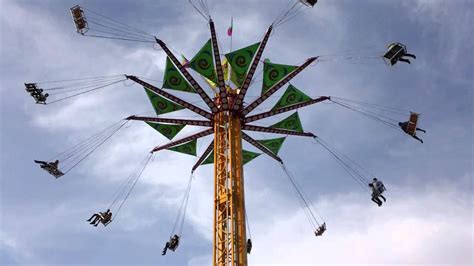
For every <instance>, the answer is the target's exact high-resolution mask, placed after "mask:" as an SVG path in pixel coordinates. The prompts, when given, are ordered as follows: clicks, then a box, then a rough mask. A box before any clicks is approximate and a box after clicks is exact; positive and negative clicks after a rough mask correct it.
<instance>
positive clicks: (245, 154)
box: [242, 150, 261, 164]
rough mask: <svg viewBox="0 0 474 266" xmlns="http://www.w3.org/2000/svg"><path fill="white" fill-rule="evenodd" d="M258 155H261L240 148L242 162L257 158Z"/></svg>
mask: <svg viewBox="0 0 474 266" xmlns="http://www.w3.org/2000/svg"><path fill="white" fill-rule="evenodd" d="M260 155H261V153H256V152H252V151H246V150H242V164H246V163H248V162H250V161H252V160H253V159H255V158H257V157H258V156H260Z"/></svg>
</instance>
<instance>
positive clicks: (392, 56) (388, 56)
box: [383, 42, 407, 66]
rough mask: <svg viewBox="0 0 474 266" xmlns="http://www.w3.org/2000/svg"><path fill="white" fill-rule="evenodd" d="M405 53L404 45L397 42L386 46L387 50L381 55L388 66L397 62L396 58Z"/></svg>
mask: <svg viewBox="0 0 474 266" xmlns="http://www.w3.org/2000/svg"><path fill="white" fill-rule="evenodd" d="M406 53H407V48H406V46H405V45H403V44H401V43H399V42H397V43H392V44H390V45H389V46H388V51H387V52H386V53H385V54H384V55H383V58H384V60H385V62H387V63H388V64H389V65H390V66H393V65H395V64H396V63H397V62H398V59H400V57H402V56H403V55H404V54H406Z"/></svg>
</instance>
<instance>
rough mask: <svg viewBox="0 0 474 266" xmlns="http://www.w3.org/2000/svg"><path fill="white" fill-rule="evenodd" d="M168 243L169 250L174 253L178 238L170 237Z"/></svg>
mask: <svg viewBox="0 0 474 266" xmlns="http://www.w3.org/2000/svg"><path fill="white" fill-rule="evenodd" d="M169 243H170V246H169V250H171V251H173V252H174V251H175V250H176V249H177V248H178V246H179V236H178V237H177V238H174V237H172V238H171V239H170V242H169Z"/></svg>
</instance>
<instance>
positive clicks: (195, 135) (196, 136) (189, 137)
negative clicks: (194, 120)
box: [151, 128, 214, 153]
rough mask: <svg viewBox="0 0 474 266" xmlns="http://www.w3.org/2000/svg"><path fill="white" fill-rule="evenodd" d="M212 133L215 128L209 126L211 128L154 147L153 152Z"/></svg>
mask: <svg viewBox="0 0 474 266" xmlns="http://www.w3.org/2000/svg"><path fill="white" fill-rule="evenodd" d="M212 133H214V128H209V129H206V130H203V131H200V132H198V133H195V134H192V135H191V136H187V137H185V138H182V139H178V140H175V141H172V142H170V143H168V144H165V145H162V146H157V147H155V148H153V150H152V151H151V152H152V153H153V152H157V151H160V150H164V149H168V148H171V147H174V146H176V145H180V144H183V143H186V142H189V141H192V140H195V139H198V138H202V137H205V136H208V135H211V134H212Z"/></svg>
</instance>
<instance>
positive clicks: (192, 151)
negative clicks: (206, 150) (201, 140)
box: [167, 140, 197, 156]
mask: <svg viewBox="0 0 474 266" xmlns="http://www.w3.org/2000/svg"><path fill="white" fill-rule="evenodd" d="M196 144H197V140H192V141H190V142H186V143H184V144H181V145H179V146H175V147H172V148H168V149H167V150H170V151H177V152H181V153H185V154H189V155H194V156H196Z"/></svg>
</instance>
